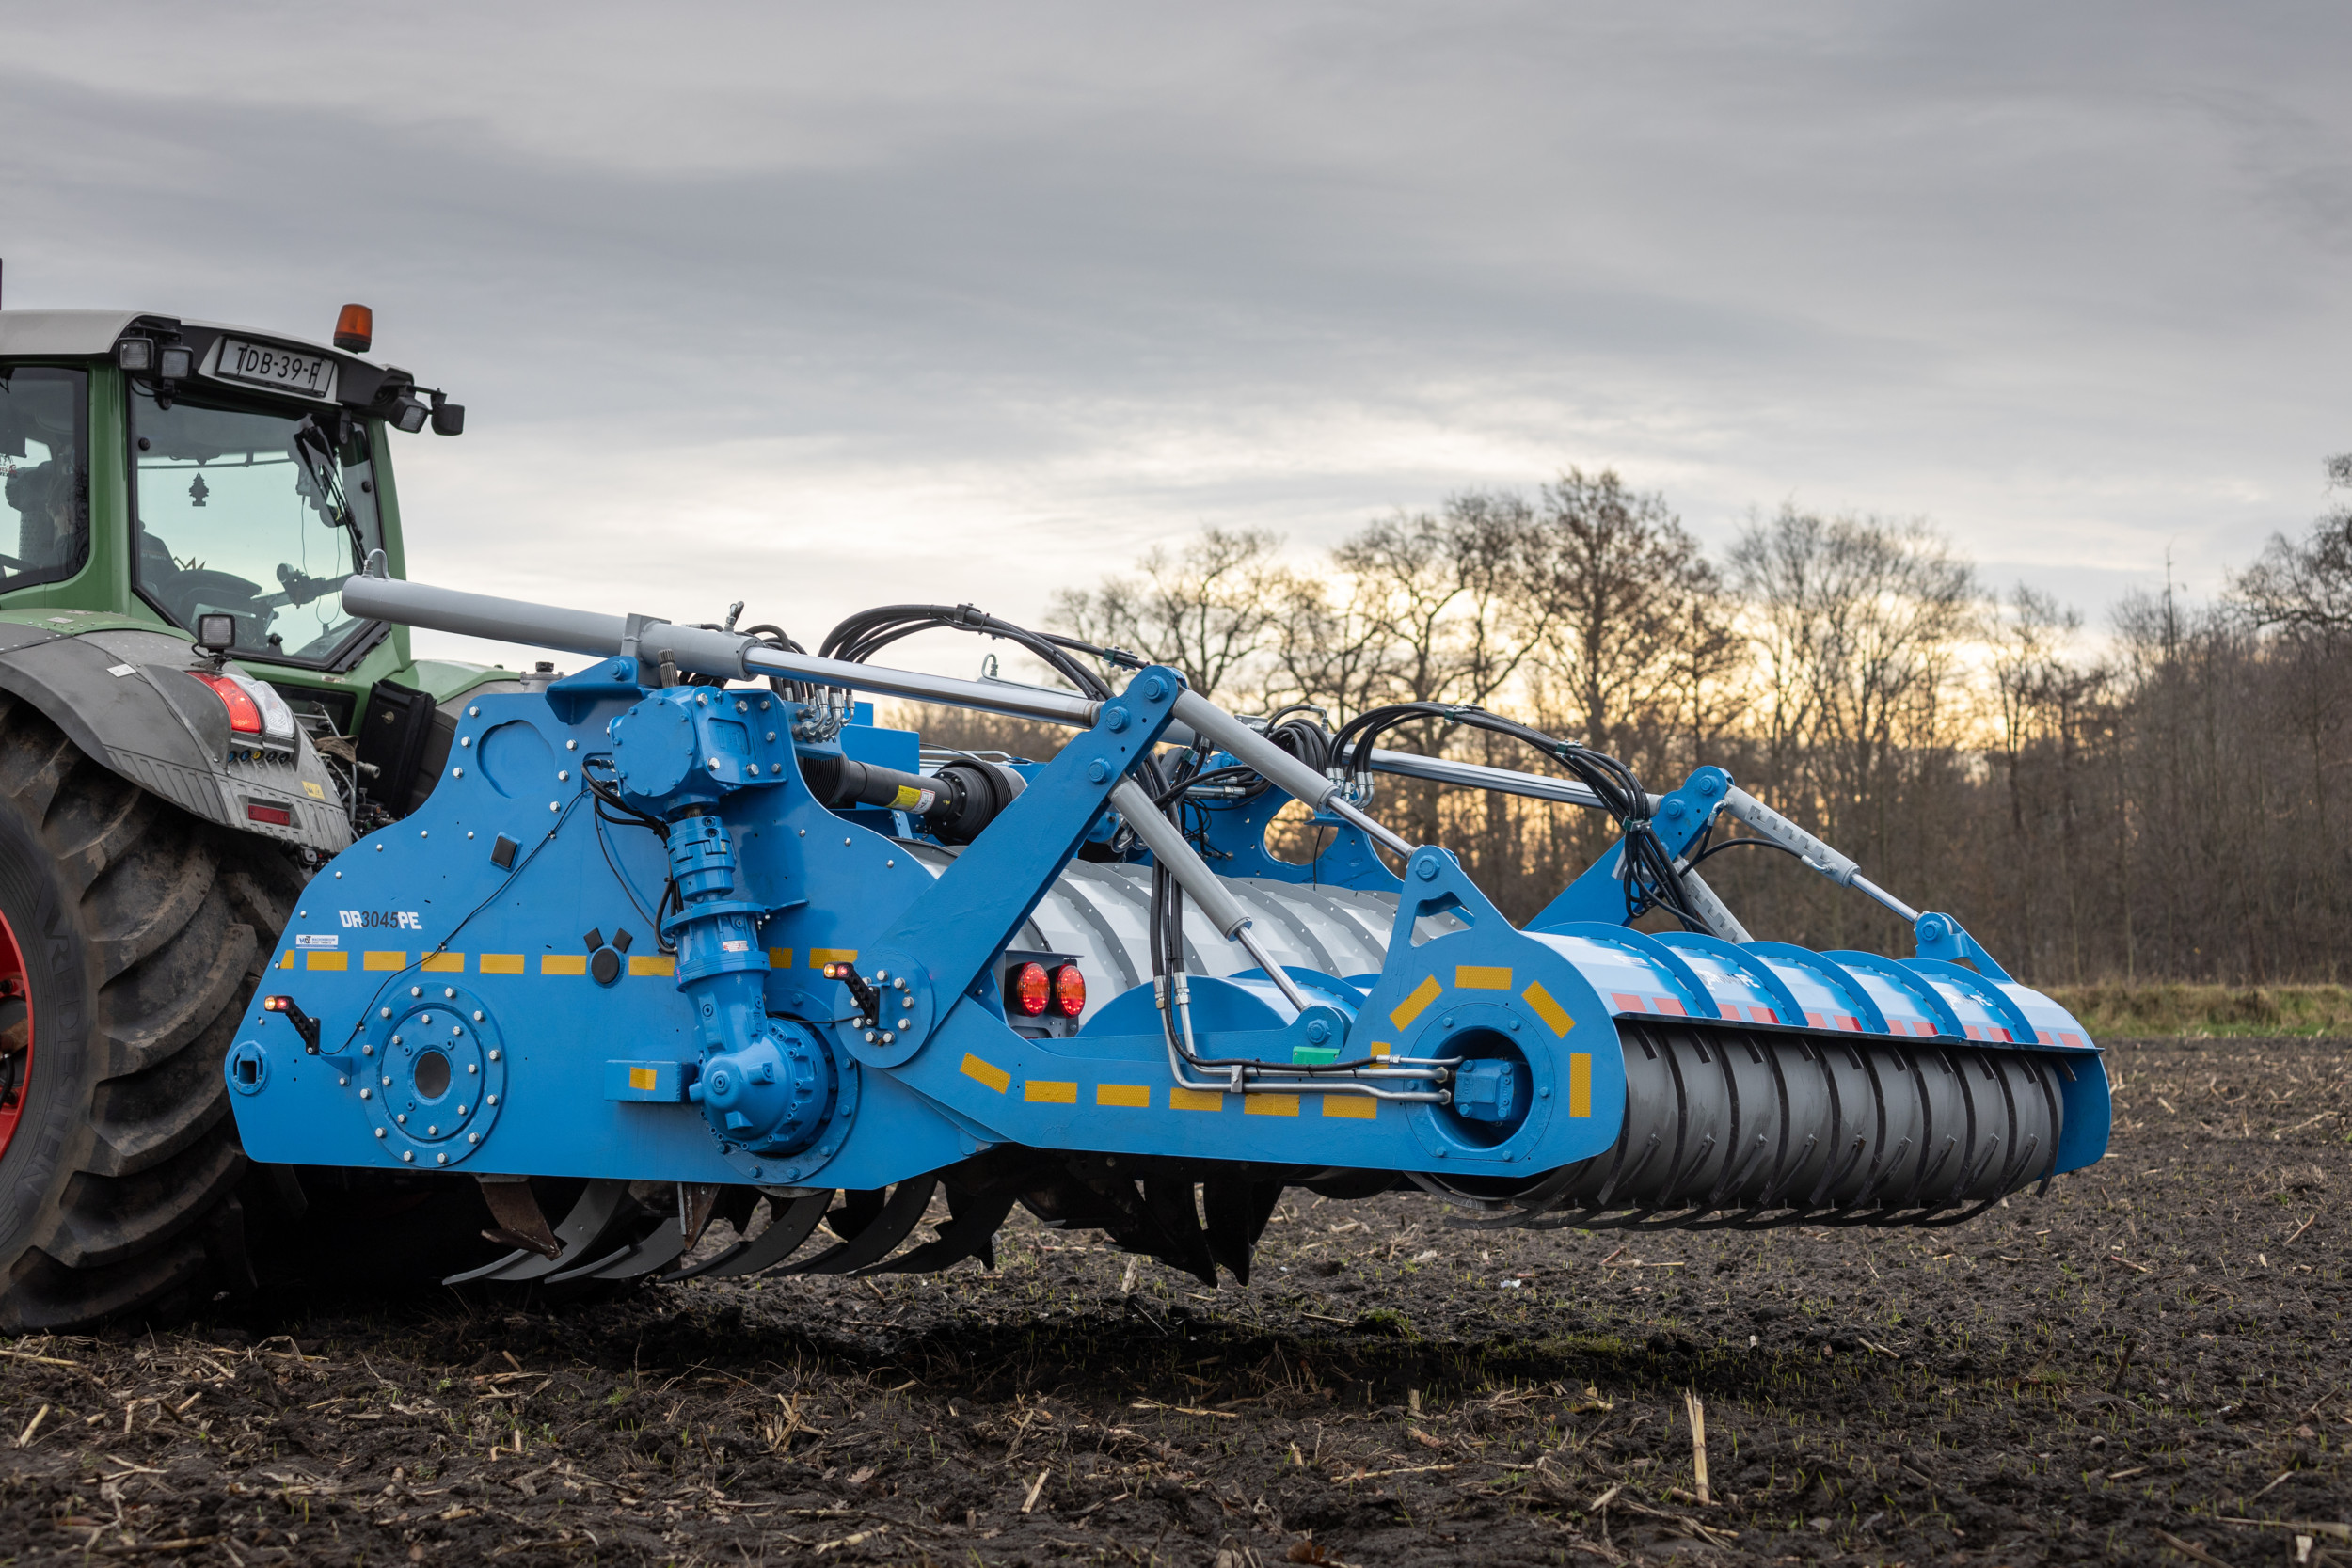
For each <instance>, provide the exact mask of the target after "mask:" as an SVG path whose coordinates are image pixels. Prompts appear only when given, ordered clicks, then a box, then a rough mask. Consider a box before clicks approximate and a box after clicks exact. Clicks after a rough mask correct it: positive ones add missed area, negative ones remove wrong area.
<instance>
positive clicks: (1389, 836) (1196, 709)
mask: <svg viewBox="0 0 2352 1568" xmlns="http://www.w3.org/2000/svg"><path fill="white" fill-rule="evenodd" d="M1176 717H1177V719H1178V720H1179V721H1181V722H1183V723H1184V724H1185V725H1187V726H1189V727H1190V728H1191V729H1192V731H1193V733H1195V734H1196V735H1205V736H1208V737H1209V739H1210V740H1211V741H1213V742H1214V743H1216V745H1217V746H1219V747H1222V748H1223V749H1224V750H1225V751H1226V752H1228V753H1230V754H1231V755H1232V757H1233V758H1234V759H1235V760H1236V761H1239V762H1244V763H1247V764H1248V766H1249V767H1251V768H1254V769H1256V770H1257V773H1258V775H1259V777H1261V778H1263V779H1264V780H1265V781H1266V782H1267V783H1268V784H1272V785H1274V787H1275V788H1277V789H1279V790H1281V791H1282V792H1283V793H1284V794H1286V795H1288V796H1290V797H1292V798H1293V799H1294V800H1303V801H1305V802H1306V803H1307V804H1308V805H1309V806H1311V807H1315V808H1318V809H1320V810H1324V811H1327V812H1329V813H1330V814H1331V815H1332V816H1338V817H1341V818H1343V819H1345V820H1346V821H1349V822H1352V823H1354V824H1355V825H1356V826H1357V827H1359V828H1361V829H1362V830H1363V831H1364V832H1367V833H1369V834H1371V835H1372V838H1373V840H1374V842H1375V843H1377V844H1379V845H1381V846H1382V847H1386V848H1389V849H1392V850H1394V851H1395V852H1396V853H1398V854H1400V855H1409V854H1411V853H1412V852H1413V847H1412V846H1411V845H1410V844H1408V843H1406V841H1405V840H1404V839H1402V838H1399V837H1398V836H1397V835H1396V834H1395V833H1393V832H1390V831H1389V830H1388V829H1386V828H1384V827H1382V826H1381V825H1380V824H1379V823H1377V822H1375V821H1374V820H1373V819H1372V818H1371V817H1370V816H1367V815H1366V814H1365V813H1364V812H1363V811H1361V810H1359V808H1358V807H1357V805H1356V803H1355V802H1354V801H1352V800H1348V798H1347V794H1346V791H1345V790H1344V789H1343V788H1342V787H1341V785H1340V784H1338V783H1337V782H1335V781H1334V780H1332V779H1331V778H1330V777H1328V776H1327V775H1326V774H1325V773H1324V772H1322V771H1321V770H1320V769H1318V768H1310V767H1308V766H1307V765H1306V764H1305V763H1303V762H1301V761H1299V760H1298V759H1297V758H1296V757H1295V756H1293V755H1291V754H1290V753H1289V752H1285V751H1284V750H1282V748H1280V747H1279V746H1277V745H1276V744H1274V742H1273V741H1271V740H1268V739H1267V738H1266V737H1265V736H1263V735H1261V734H1259V733H1258V732H1257V731H1256V730H1253V729H1251V728H1250V727H1249V726H1248V725H1247V724H1245V723H1243V722H1242V721H1240V720H1238V719H1236V718H1234V717H1233V716H1232V714H1230V713H1228V712H1226V711H1225V710H1224V709H1223V708H1221V707H1219V706H1217V705H1216V704H1215V703H1213V702H1211V701H1209V700H1208V699H1207V698H1206V697H1203V696H1201V695H1200V693H1199V692H1197V691H1179V692H1178V693H1177V694H1176Z"/></svg>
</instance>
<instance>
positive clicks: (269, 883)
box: [0, 696, 303, 1333]
mask: <svg viewBox="0 0 2352 1568" xmlns="http://www.w3.org/2000/svg"><path fill="white" fill-rule="evenodd" d="M302 883H303V875H302V872H301V871H300V869H299V868H298V867H297V866H296V865H295V864H294V862H293V860H292V859H291V858H289V856H288V855H287V854H286V853H285V852H284V851H283V850H280V849H278V847H275V846H273V845H270V844H269V843H267V842H265V841H263V840H261V839H257V838H248V837H245V836H243V835H240V834H234V833H230V832H226V831H224V830H222V829H219V828H216V827H214V826H212V825H210V824H207V823H204V822H200V821H199V820H197V819H196V818H194V817H191V816H187V815H186V814H185V813H183V812H182V811H179V810H178V809H176V808H174V807H172V806H170V805H168V804H167V803H166V802H164V801H163V800H158V799H157V798H155V797H154V796H152V795H150V794H148V793H146V792H145V791H143V790H141V789H140V788H138V787H137V786H136V785H135V784H131V783H129V782H128V781H126V780H124V779H122V778H120V777H119V776H118V775H116V774H114V773H112V772H110V771H108V770H107V769H106V768H103V767H101V766H100V765H99V764H98V763H96V762H94V761H93V760H91V759H90V758H89V757H88V756H87V755H85V754H84V753H83V752H81V751H80V750H79V749H77V748H76V747H75V746H74V745H73V743H72V741H70V740H69V739H67V738H66V736H64V735H63V734H62V733H61V732H60V731H59V730H58V729H57V728H56V726H55V725H53V724H52V723H50V722H49V721H48V720H47V719H45V718H43V717H42V716H41V715H40V714H39V713H38V712H37V711H35V710H34V709H33V708H32V707H30V706H29V705H25V704H23V703H21V702H16V701H13V700H12V699H9V698H7V697H5V696H0V1330H6V1331H9V1332H18V1333H21V1332H24V1331H26V1330H33V1329H59V1328H67V1327H73V1326H79V1325H84V1324H88V1323H96V1322H100V1321H103V1320H106V1319H112V1318H120V1317H122V1316H124V1315H126V1314H131V1313H136V1312H141V1311H146V1310H151V1309H160V1310H165V1311H170V1310H175V1309H184V1308H185V1307H189V1306H193V1305H196V1304H198V1303H199V1302H201V1301H203V1300H207V1299H209V1298H210V1297H211V1296H213V1295H214V1294H215V1293H216V1292H218V1291H223V1290H227V1291H249V1290H250V1289H251V1288H252V1278H253V1275H252V1270H251V1265H250V1263H249V1262H248V1261H247V1259H246V1247H245V1237H244V1215H243V1210H242V1206H241V1204H240V1202H239V1199H238V1196H237V1187H238V1183H239V1181H240V1180H241V1179H242V1178H243V1177H244V1176H245V1174H246V1159H245V1156H244V1154H243V1153H242V1151H241V1150H240V1149H239V1147H238V1144H237V1136H236V1126H235V1122H234V1120H233V1118H232V1117H230V1113H229V1104H228V1098H229V1097H228V1087H227V1085H226V1083H225V1082H224V1081H223V1075H222V1068H221V1063H222V1060H223V1058H224V1057H225V1055H226V1054H227V1052H228V1049H229V1046H230V1040H231V1038H232V1037H233V1035H234V1033H235V1031H236V1028H237V1025H238V1022H239V1021H240V1019H241V1018H242V1016H243V1014H244V1012H245V1008H246V1005H247V1003H248V1001H249V999H250V998H251V996H252V994H253V990H254V986H255V984H256V983H257V982H258V980H259V979H260V976H261V974H262V969H263V967H264V966H265V965H266V964H267V963H268V961H269V958H270V954H271V951H272V949H273V947H274V946H275V943H276V942H277V936H278V930H279V929H280V928H281V927H283V926H284V924H285V921H286V919H287V917H288V916H289V915H290V914H291V913H292V912H293V907H294V906H293V901H294V898H295V897H297V896H298V895H299V894H300V891H301V888H302ZM10 971H12V972H13V973H10ZM11 1094H12V1099H11Z"/></svg>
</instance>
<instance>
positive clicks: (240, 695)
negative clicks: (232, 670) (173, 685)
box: [188, 670, 262, 735]
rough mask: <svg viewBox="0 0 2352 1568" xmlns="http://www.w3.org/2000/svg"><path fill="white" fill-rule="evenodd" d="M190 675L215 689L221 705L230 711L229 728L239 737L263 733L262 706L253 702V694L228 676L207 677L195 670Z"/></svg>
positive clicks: (214, 692)
mask: <svg viewBox="0 0 2352 1568" xmlns="http://www.w3.org/2000/svg"><path fill="white" fill-rule="evenodd" d="M188 673H189V674H190V675H191V676H192V677H194V678H195V679H197V680H200V681H202V682H203V683H204V684H205V685H206V686H209V687H211V688H212V689H213V694H214V695H215V696H216V697H218V698H219V699H220V705H221V706H223V707H225V708H227V709H228V710H229V728H230V731H231V732H233V733H234V734H237V735H260V734H261V733H262V705H261V704H259V703H257V702H255V701H254V700H253V694H252V693H251V692H249V691H247V690H246V689H245V688H244V687H242V686H239V685H238V684H237V683H236V682H235V681H232V680H230V678H229V677H228V676H227V675H207V674H203V673H199V672H198V671H194V670H191V671H189V672H188Z"/></svg>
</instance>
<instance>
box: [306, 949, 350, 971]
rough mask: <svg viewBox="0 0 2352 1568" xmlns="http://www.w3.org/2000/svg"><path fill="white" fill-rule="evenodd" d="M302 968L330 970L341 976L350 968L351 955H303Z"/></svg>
mask: <svg viewBox="0 0 2352 1568" xmlns="http://www.w3.org/2000/svg"><path fill="white" fill-rule="evenodd" d="M302 967H303V968H305V969H331V970H333V971H335V972H336V973H337V974H341V973H342V972H343V971H344V970H346V969H349V968H350V967H351V955H350V954H348V953H305V954H303V955H302Z"/></svg>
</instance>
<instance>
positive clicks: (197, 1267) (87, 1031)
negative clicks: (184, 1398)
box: [0, 306, 548, 1332]
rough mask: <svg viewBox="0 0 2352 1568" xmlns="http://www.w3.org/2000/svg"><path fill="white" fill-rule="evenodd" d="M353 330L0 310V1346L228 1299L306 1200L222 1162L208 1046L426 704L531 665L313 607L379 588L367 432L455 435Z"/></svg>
mask: <svg viewBox="0 0 2352 1568" xmlns="http://www.w3.org/2000/svg"><path fill="white" fill-rule="evenodd" d="M371 337H372V322H371V319H370V315H369V312H368V311H367V310H366V309H365V308H364V307H359V306H350V307H346V308H345V309H344V310H343V312H342V319H341V320H340V321H339V322H338V323H337V325H336V330H335V332H334V335H333V341H332V345H331V346H327V345H323V344H320V343H315V342H310V341H305V340H303V339H300V338H296V337H292V336H289V335H287V334H285V333H282V332H271V331H260V330H249V329H247V328H245V327H238V326H224V325H215V324H212V323H203V322H191V321H182V320H179V319H177V318H174V317H169V316H159V315H151V314H146V313H142V312H136V311H127V310H11V311H0V475H4V476H5V481H6V495H5V503H4V504H0V1329H5V1330H8V1331H20V1332H21V1331H24V1330H26V1329H37V1328H56V1327H64V1326H67V1325H72V1324H81V1323H91V1322H94V1321H98V1320H101V1319H104V1318H108V1317H113V1316H117V1315H119V1314H122V1313H125V1312H132V1311H136V1310H141V1309H149V1308H157V1307H171V1306H174V1305H177V1304H181V1303H185V1302H189V1301H197V1300H203V1299H208V1298H209V1297H211V1296H212V1295H214V1294H215V1293H217V1292H219V1291H224V1290H227V1291H235V1290H238V1289H240V1288H243V1289H250V1288H251V1285H252V1281H253V1279H254V1274H253V1262H252V1255H251V1253H250V1251H249V1249H248V1244H247V1232H248V1230H252V1231H253V1232H255V1234H256V1235H257V1236H259V1235H260V1233H261V1232H262V1231H263V1230H268V1231H270V1232H271V1233H272V1234H273V1235H274V1236H278V1237H282V1236H284V1235H288V1234H293V1233H295V1232H297V1231H298V1230H299V1229H300V1227H299V1226H298V1225H296V1224H292V1223H290V1222H298V1221H300V1220H301V1218H302V1216H303V1215H304V1214H305V1213H306V1212H310V1211H311V1210H312V1209H313V1208H314V1205H316V1204H317V1203H318V1202H319V1201H321V1200H322V1199H324V1200H326V1202H327V1203H328V1205H329V1206H330V1207H331V1204H332V1202H333V1201H334V1197H335V1196H336V1195H322V1194H320V1193H318V1192H315V1191H306V1189H305V1184H304V1179H303V1175H302V1173H298V1172H294V1171H290V1170H285V1169H282V1168H262V1167H256V1166H253V1165H251V1164H248V1162H247V1161H246V1158H245V1156H244V1154H243V1153H242V1152H241V1151H240V1149H239V1148H238V1144H237V1137H236V1131H235V1127H234V1125H233V1122H232V1120H231V1117H230V1112H229V1106H228V1103H227V1098H228V1097H227V1090H226V1087H225V1085H224V1083H223V1078H222V1069H221V1063H222V1058H223V1055H224V1053H226V1051H227V1049H228V1047H229V1044H230V1033H231V1031H232V1030H233V1029H234V1028H235V1026H236V1023H237V1021H238V1019H239V1017H240V1016H241V1015H242V1014H243V1012H244V1011H245V1008H246V1005H247V1003H248V1000H249V998H250V996H251V993H252V991H253V988H254V986H255V984H256V982H257V981H258V979H259V978H260V976H261V974H262V969H263V966H264V965H265V964H266V963H267V962H268V961H269V959H270V956H271V955H272V953H273V952H274V951H275V947H276V943H277V940H278V932H279V929H280V928H281V927H283V926H284V924H285V923H286V921H287V919H288V918H289V917H290V916H291V915H292V914H293V913H294V910H295V900H297V899H298V898H299V897H300V896H301V895H302V889H303V886H304V884H305V882H306V881H307V879H309V877H310V874H311V872H312V871H313V870H314V869H315V868H316V867H317V866H318V865H320V864H321V863H323V862H324V861H325V860H326V858H327V857H329V856H331V855H333V854H334V853H335V852H336V851H338V850H340V849H342V848H343V847H346V846H348V845H349V844H351V843H352V842H353V840H354V838H355V836H356V835H358V834H359V833H363V832H369V831H371V830H372V829H373V828H375V827H377V826H380V825H381V824H382V823H384V822H385V821H387V820H389V819H392V818H397V817H399V816H403V815H404V814H405V813H406V812H407V811H408V810H410V809H411V808H412V807H413V806H414V805H415V804H416V803H418V802H419V801H420V800H421V799H422V797H423V795H424V793H425V792H426V791H427V790H428V789H429V787H430V784H431V782H432V781H433V779H434V778H435V777H436V776H437V774H438V772H439V769H440V767H441V764H442V761H443V759H444V757H445V756H446V753H447V751H448V747H449V741H450V736H451V734H452V733H453V721H454V718H455V714H454V712H453V710H452V708H451V705H452V704H454V703H455V702H457V700H458V699H460V698H462V697H464V696H466V695H468V694H469V693H472V692H476V691H482V690H496V689H510V690H511V689H518V688H521V687H526V686H529V685H532V684H535V683H543V682H544V681H545V680H546V679H547V678H548V672H547V667H545V666H542V667H541V669H540V671H539V672H537V673H532V674H519V673H511V672H507V671H503V670H498V669H485V668H482V667H479V666H472V665H462V664H452V663H443V662H438V661H435V660H429V659H427V660H420V659H417V658H415V657H412V656H411V654H410V652H409V641H408V632H407V629H406V628H405V627H401V626H387V625H385V624H384V623H382V622H375V621H367V620H362V619H359V618H358V617H356V616H353V615H350V614H347V613H346V612H345V611H344V610H343V608H342V593H341V590H342V583H343V581H344V579H345V578H347V577H349V576H350V575H351V574H352V573H353V572H354V571H356V570H358V569H359V567H360V566H361V564H362V563H363V562H365V561H366V560H367V558H368V556H369V554H370V552H372V551H374V550H377V549H381V550H382V551H383V552H384V554H385V558H386V559H387V561H388V562H389V568H390V571H391V572H392V574H393V575H395V576H399V575H401V574H402V573H403V571H404V569H405V568H404V564H403V551H402V547H401V532H400V501H399V492H398V490H397V488H396V487H395V485H394V483H393V480H392V461H391V449H392V445H393V440H394V434H395V433H396V432H399V433H408V434H414V433H417V432H421V431H422V430H423V429H424V428H425V427H426V426H427V425H430V426H431V427H432V429H433V430H434V431H436V432H437V433H438V434H440V435H443V436H455V435H457V434H458V433H459V432H460V431H461V430H462V429H463V427H464V421H465V410H464V409H463V408H461V407H459V406H458V405H457V404H453V403H451V402H449V401H448V400H447V399H446V398H445V396H444V395H443V394H442V393H441V392H439V391H437V390H432V389H429V388H421V387H419V386H418V385H417V383H416V380H415V378H414V377H413V376H411V375H410V374H409V373H408V372H405V371H403V370H400V369H397V368H395V367H393V366H390V365H386V364H382V363H379V362H378V361H376V360H374V359H371V358H369V357H367V355H368V351H369V348H370V341H371ZM360 918H361V919H367V918H369V916H368V915H367V914H366V913H365V912H364V911H363V912H362V913H361V914H360ZM387 918H388V919H397V918H398V917H397V915H392V916H388V917H387ZM312 1184H313V1186H315V1185H316V1184H317V1178H316V1177H315V1175H314V1176H313V1178H312ZM339 1196H342V1198H344V1199H348V1198H349V1195H348V1193H344V1194H342V1195H339ZM430 1197H431V1195H430V1194H429V1193H424V1192H412V1193H409V1194H405V1195H403V1194H400V1193H376V1194H373V1195H372V1196H369V1197H368V1198H367V1201H368V1202H370V1203H373V1204H374V1205H376V1206H377V1208H376V1212H386V1211H387V1209H388V1208H389V1209H397V1208H399V1207H400V1206H401V1205H403V1204H406V1205H410V1206H414V1205H417V1204H420V1203H423V1202H426V1201H429V1200H430ZM257 1205H258V1206H259V1207H260V1208H261V1209H262V1210H263V1211H264V1212H266V1214H267V1216H268V1219H267V1221H266V1223H260V1224H250V1225H249V1224H248V1218H249V1211H251V1210H253V1209H254V1208H255V1207H256V1206H257ZM475 1205H476V1207H478V1200H475ZM469 1212H470V1211H469ZM316 1218H317V1216H316V1215H315V1214H314V1215H313V1222H314V1228H317V1229H320V1230H324V1231H326V1232H327V1233H328V1234H329V1235H330V1237H331V1236H344V1237H351V1238H353V1239H354V1240H356V1241H358V1242H359V1243H361V1244H363V1245H366V1244H374V1243H380V1242H381V1230H380V1227H367V1226H358V1225H353V1224H350V1223H338V1224H331V1225H326V1226H316V1225H315V1221H316ZM475 1223H478V1220H477V1221H476V1222H475ZM394 1228H398V1229H400V1230H402V1231H403V1232H404V1233H406V1232H409V1231H414V1230H417V1229H418V1228H419V1227H415V1226H413V1225H408V1224H404V1225H403V1226H402V1227H394ZM460 1228H461V1230H462V1231H463V1233H464V1234H467V1235H470V1234H471V1230H470V1227H460ZM370 1229H377V1230H378V1234H377V1236H376V1237H375V1238H374V1239H373V1243H371V1242H370V1241H369V1239H368V1238H367V1237H366V1236H365V1234H364V1233H365V1232H366V1231H367V1230H370Z"/></svg>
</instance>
